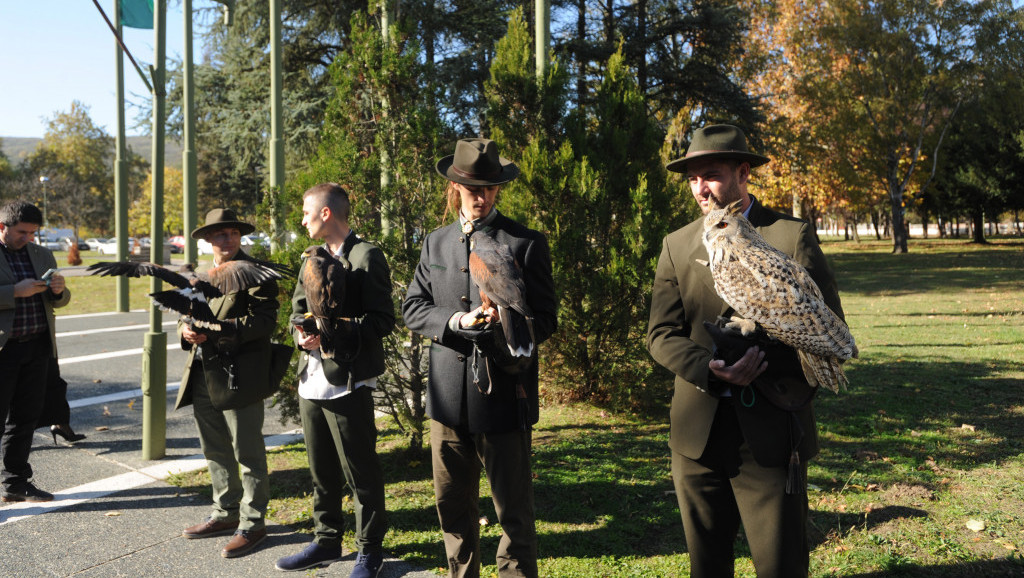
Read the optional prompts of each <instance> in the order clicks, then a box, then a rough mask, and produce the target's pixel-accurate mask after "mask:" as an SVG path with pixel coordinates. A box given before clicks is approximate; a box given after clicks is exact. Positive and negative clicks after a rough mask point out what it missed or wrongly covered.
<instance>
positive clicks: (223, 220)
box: [192, 209, 256, 239]
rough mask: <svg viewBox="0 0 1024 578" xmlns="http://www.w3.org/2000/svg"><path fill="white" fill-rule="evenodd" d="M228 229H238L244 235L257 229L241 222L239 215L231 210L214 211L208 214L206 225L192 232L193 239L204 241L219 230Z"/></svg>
mask: <svg viewBox="0 0 1024 578" xmlns="http://www.w3.org/2000/svg"><path fill="white" fill-rule="evenodd" d="M227 228H232V229H238V231H239V232H240V233H242V234H243V235H248V234H249V233H251V232H253V231H255V230H256V227H254V226H252V225H250V224H249V223H246V222H245V221H239V220H238V215H236V214H235V212H234V211H232V210H231V209H214V210H212V211H210V212H209V213H206V224H205V225H203V226H202V227H199V228H198V229H196V230H195V231H192V238H193V239H202V238H204V237H206V235H208V234H209V233H211V232H213V231H215V230H217V229H227Z"/></svg>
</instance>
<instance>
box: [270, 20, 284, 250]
mask: <svg viewBox="0 0 1024 578" xmlns="http://www.w3.org/2000/svg"><path fill="white" fill-rule="evenodd" d="M282 2H283V0H270V191H269V193H268V194H269V195H270V198H271V203H270V249H271V251H277V250H278V249H280V246H281V240H282V236H283V231H282V230H281V226H280V223H279V222H278V215H277V213H278V207H277V204H278V201H279V195H280V194H281V191H282V189H283V188H284V140H283V139H282V135H283V134H284V117H283V113H282V111H281V88H282V86H281V78H282V75H281V4H282Z"/></svg>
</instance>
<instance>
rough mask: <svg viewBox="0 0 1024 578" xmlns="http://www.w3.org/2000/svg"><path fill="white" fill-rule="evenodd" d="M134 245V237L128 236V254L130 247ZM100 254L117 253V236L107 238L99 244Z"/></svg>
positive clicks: (130, 250)
mask: <svg viewBox="0 0 1024 578" xmlns="http://www.w3.org/2000/svg"><path fill="white" fill-rule="evenodd" d="M134 246H135V237H128V254H129V255H130V254H131V252H132V247H134ZM97 251H99V254H100V255H117V237H114V238H111V239H107V241H106V242H105V243H103V244H101V245H100V246H99V249H97Z"/></svg>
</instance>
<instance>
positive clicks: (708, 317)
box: [647, 124, 843, 578]
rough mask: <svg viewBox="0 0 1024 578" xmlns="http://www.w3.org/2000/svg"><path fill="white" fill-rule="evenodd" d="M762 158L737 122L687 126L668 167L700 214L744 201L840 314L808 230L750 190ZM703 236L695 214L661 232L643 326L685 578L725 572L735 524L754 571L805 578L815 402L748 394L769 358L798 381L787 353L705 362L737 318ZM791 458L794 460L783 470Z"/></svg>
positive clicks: (768, 236)
mask: <svg viewBox="0 0 1024 578" xmlns="http://www.w3.org/2000/svg"><path fill="white" fill-rule="evenodd" d="M769 160H770V159H768V157H765V156H763V155H760V154H756V153H753V152H751V151H750V150H749V149H748V148H747V142H746V137H745V135H744V134H743V131H742V130H740V129H739V128H738V127H735V126H731V125H726V124H716V125H710V126H706V127H704V128H701V129H699V130H697V131H695V132H694V135H693V139H692V141H691V143H690V147H689V148H688V149H687V151H686V155H685V156H683V157H682V158H679V159H676V160H674V161H672V162H670V163H668V165H667V167H666V168H667V169H668V170H670V171H674V172H678V173H683V174H684V175H686V178H687V179H688V181H689V183H690V191H691V193H692V194H693V198H694V200H696V201H697V204H698V205H699V206H700V209H701V212H702V213H704V214H707V212H708V211H709V210H710V201H711V199H712V198H713V199H714V200H715V201H716V203H717V204H718V205H721V206H725V205H727V204H729V203H731V202H733V201H737V200H740V201H742V208H743V211H744V216H745V217H746V218H747V219H748V220H749V221H750V223H751V224H752V225H753V226H754V227H755V228H756V229H757V231H758V232H759V233H760V234H761V235H762V236H763V237H764V238H765V240H767V241H768V242H769V243H770V244H771V245H772V246H774V247H776V248H777V249H779V250H781V251H783V252H785V253H786V254H788V255H790V256H791V257H793V258H794V259H795V260H796V261H797V262H798V263H800V264H801V265H803V266H804V267H805V268H806V269H807V271H808V273H810V275H811V277H812V278H813V279H814V281H815V283H817V285H818V287H819V288H820V289H821V292H822V294H823V295H824V298H825V302H826V303H827V304H828V306H829V308H831V309H832V310H833V311H834V312H835V313H836V314H838V315H839V316H840V317H842V316H843V312H842V306H841V304H840V301H839V294H838V291H837V288H836V284H835V280H834V278H833V276H832V271H831V270H830V269H829V267H828V263H827V262H826V260H825V256H824V255H823V254H822V252H821V249H820V247H819V246H818V243H817V241H816V240H815V235H814V231H813V229H811V226H810V225H809V224H807V223H806V222H804V221H801V220H799V219H795V218H793V217H790V216H788V215H785V214H782V213H778V212H775V211H772V210H771V209H768V208H767V207H765V206H763V205H762V204H761V203H760V202H758V200H757V199H756V198H755V197H754V196H753V195H751V194H750V193H749V192H748V191H747V187H748V184H749V181H750V171H751V169H752V168H755V167H758V166H761V165H764V164H766V163H768V162H769ZM703 233H704V224H703V218H701V219H697V220H696V221H694V222H692V223H690V224H689V225H686V226H685V227H683V228H681V229H679V230H677V231H675V232H673V233H670V234H669V235H668V236H666V237H665V239H664V243H663V244H662V252H661V257H660V258H659V260H658V267H657V272H656V273H655V278H654V286H653V289H652V296H651V316H650V321H649V323H648V327H647V347H648V349H649V350H650V352H651V356H652V357H653V358H654V359H655V361H657V362H658V363H660V364H661V365H663V366H665V367H666V368H668V369H669V370H671V371H672V372H673V373H674V374H675V392H674V395H673V396H672V409H671V435H670V438H669V447H670V449H671V453H672V478H673V482H674V484H675V489H676V498H677V500H678V501H679V510H680V513H681V515H682V519H683V529H684V532H685V535H686V545H687V550H688V551H689V553H690V564H691V566H690V570H691V575H692V576H695V577H698V578H700V577H707V576H733V558H734V553H733V542H734V540H735V538H736V535H737V532H738V530H739V526H740V523H741V521H742V524H743V527H744V530H745V533H746V536H747V541H748V543H749V545H750V552H751V556H752V558H753V561H754V568H755V570H756V571H757V575H758V576H783V577H792V576H807V573H808V563H809V550H808V545H807V494H806V470H807V460H808V459H810V458H812V457H814V456H815V455H816V454H817V452H818V440H817V427H816V425H815V422H814V413H813V410H812V407H811V401H810V398H809V397H806V399H800V400H799V401H798V402H797V403H794V399H795V398H794V395H791V394H793V393H799V389H800V387H802V385H801V384H800V383H796V384H789V382H787V381H786V380H779V381H778V382H777V383H780V384H783V385H785V386H786V387H789V385H792V388H793V389H792V390H791V391H787V392H782V395H778V396H775V395H771V396H769V395H758V394H757V391H761V390H760V389H758V390H754V393H755V395H753V396H751V395H750V390H747V388H750V387H752V386H751V384H752V383H754V382H755V380H758V379H759V378H760V376H762V374H763V373H764V372H765V371H766V369H767V367H768V366H769V365H771V364H772V363H775V364H776V365H778V364H797V365H796V367H794V368H793V371H791V372H788V374H790V375H792V374H795V375H799V376H802V372H801V371H800V367H799V364H798V362H797V361H796V360H795V356H793V357H787V356H784V355H776V354H775V353H773V354H772V356H771V357H769V358H767V359H766V358H765V351H762V347H758V346H756V345H753V346H751V347H749V348H746V347H742V348H741V349H740V352H741V354H740V357H739V359H738V360H733V361H734V363H732V364H731V365H730V364H727V362H726V361H724V360H723V359H715V358H713V352H714V351H715V347H716V345H718V346H721V335H719V333H720V332H719V331H718V328H719V326H718V325H716V321H717V320H718V318H719V317H726V318H728V317H730V316H731V315H733V313H734V312H733V311H732V309H731V308H730V307H729V306H728V305H726V303H725V302H724V301H723V300H722V299H721V298H720V297H719V296H718V294H717V293H716V292H715V289H714V281H713V280H712V278H711V271H710V270H709V269H708V267H707V262H708V254H707V250H706V249H705V247H704V243H703V242H702V241H701V237H702V235H703ZM705 322H707V324H705ZM713 336H714V339H713ZM743 349H746V351H745V353H744V352H743ZM764 349H767V347H764ZM773 369H775V370H778V369H779V368H778V367H773ZM784 373H786V372H784ZM786 379H789V378H786ZM801 379H802V377H801ZM790 381H791V380H790ZM758 383H760V381H759V382H758ZM794 455H798V456H799V461H798V463H793V464H792V470H791V467H790V465H791V458H792V457H793V456H794ZM791 474H792V475H791ZM787 483H788V486H787Z"/></svg>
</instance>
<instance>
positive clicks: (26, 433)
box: [0, 201, 71, 502]
mask: <svg viewBox="0 0 1024 578" xmlns="http://www.w3.org/2000/svg"><path fill="white" fill-rule="evenodd" d="M42 223H43V214H42V212H40V210H39V209H38V208H37V207H36V206H35V205H32V204H30V203H26V202H24V201H13V202H10V203H7V204H5V205H4V206H3V207H0V253H3V257H2V258H0V376H3V378H2V379H0V418H3V419H5V422H6V424H7V427H6V428H5V430H4V432H3V442H2V444H0V454H2V457H3V470H2V472H0V477H2V478H3V491H2V493H0V500H2V501H4V502H49V501H50V500H53V494H51V493H49V492H46V491H43V490H40V489H39V488H37V487H36V486H35V484H34V483H33V482H32V466H31V465H30V464H29V463H28V456H29V452H30V451H31V450H32V432H33V431H34V430H35V429H36V421H37V420H38V419H39V415H40V414H41V413H42V411H43V404H44V402H45V396H46V388H45V387H40V384H45V383H46V380H47V371H48V368H49V366H50V363H51V360H52V359H54V358H56V357H57V340H56V336H55V333H54V328H55V326H56V324H55V320H54V316H53V309H54V308H55V307H64V306H65V305H67V304H68V302H69V301H71V292H70V291H68V290H67V288H66V287H65V285H64V277H63V276H62V275H61V274H60V273H59V272H57V261H56V259H54V257H53V253H52V252H51V251H50V250H49V249H46V248H44V247H40V246H39V245H36V244H35V243H32V242H31V241H32V237H33V235H34V234H35V233H36V231H38V230H39V227H40V226H41V225H42ZM47 274H49V275H47Z"/></svg>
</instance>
